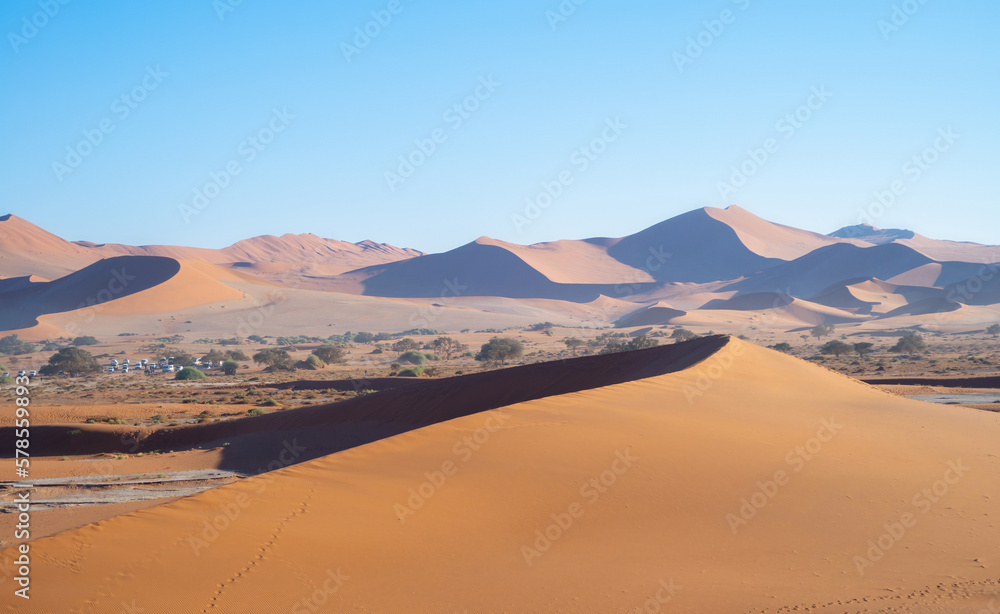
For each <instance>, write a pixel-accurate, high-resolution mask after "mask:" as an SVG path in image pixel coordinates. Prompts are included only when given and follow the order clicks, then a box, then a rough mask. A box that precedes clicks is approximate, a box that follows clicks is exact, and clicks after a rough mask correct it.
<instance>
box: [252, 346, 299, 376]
mask: <svg viewBox="0 0 1000 614" xmlns="http://www.w3.org/2000/svg"><path fill="white" fill-rule="evenodd" d="M253 361H254V362H255V363H257V364H259V365H267V368H268V369H270V370H271V371H277V370H278V369H290V368H291V367H292V355H291V354H289V353H288V352H286V351H285V350H282V349H279V348H268V349H266V350H261V351H259V352H257V353H256V354H254V355H253Z"/></svg>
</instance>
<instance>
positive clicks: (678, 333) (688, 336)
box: [670, 328, 698, 343]
mask: <svg viewBox="0 0 1000 614" xmlns="http://www.w3.org/2000/svg"><path fill="white" fill-rule="evenodd" d="M670 338H671V339H676V340H677V342H678V343H680V342H682V341H690V340H692V339H697V338H698V335H697V334H695V333H694V332H692V331H689V330H688V329H686V328H678V329H677V330H675V331H674V332H673V334H672V335H670Z"/></svg>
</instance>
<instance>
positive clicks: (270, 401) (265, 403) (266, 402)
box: [260, 397, 279, 407]
mask: <svg viewBox="0 0 1000 614" xmlns="http://www.w3.org/2000/svg"><path fill="white" fill-rule="evenodd" d="M260 404H261V405H262V406H264V407H274V406H276V405H279V403H278V402H277V401H275V400H274V399H272V398H270V397H268V398H266V399H264V400H263V401H261V402H260Z"/></svg>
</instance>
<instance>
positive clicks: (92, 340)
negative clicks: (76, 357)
mask: <svg viewBox="0 0 1000 614" xmlns="http://www.w3.org/2000/svg"><path fill="white" fill-rule="evenodd" d="M70 343H72V344H73V345H97V344H98V343H100V342H99V341H98V340H97V338H96V337H91V336H90V335H83V336H82V337H77V338H76V339H73V341H71V342H70Z"/></svg>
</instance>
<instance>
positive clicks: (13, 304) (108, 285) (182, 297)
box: [0, 256, 243, 330]
mask: <svg viewBox="0 0 1000 614" xmlns="http://www.w3.org/2000/svg"><path fill="white" fill-rule="evenodd" d="M210 270H211V265H208V264H205V263H204V262H193V263H181V262H178V261H176V260H173V259H171V258H162V257H157V256H118V257H114V258H107V259H104V260H100V261H98V262H96V263H94V264H92V265H90V266H87V267H85V268H83V269H81V270H79V271H77V272H75V273H72V274H70V275H67V276H65V277H62V278H60V279H56V280H54V281H51V282H39V283H31V284H30V285H27V286H24V285H23V284H22V285H19V286H18V287H16V288H13V289H9V290H7V291H5V292H3V293H2V294H0V330H20V329H25V328H30V327H33V326H35V325H36V324H38V322H39V320H38V318H39V317H41V316H44V315H48V314H54V313H68V312H80V313H83V312H87V313H88V317H87V318H86V319H88V320H89V319H93V318H92V316H91V315H90V314H89V312H92V311H99V312H100V314H102V315H104V316H113V315H118V314H148V313H162V312H165V311H171V310H176V309H183V308H185V307H190V306H193V305H200V304H204V303H210V302H214V301H220V300H226V299H237V298H241V297H242V296H243V294H242V293H241V292H240V291H238V290H235V289H233V288H230V287H228V286H226V285H224V284H223V283H221V282H220V281H219V280H218V279H217V278H216V277H214V276H212V275H210V274H209V272H208V271H210ZM221 276H222V277H223V278H225V277H227V276H228V277H231V278H232V279H236V278H235V277H233V276H231V275H230V274H228V273H225V272H224V271H222V272H221Z"/></svg>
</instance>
